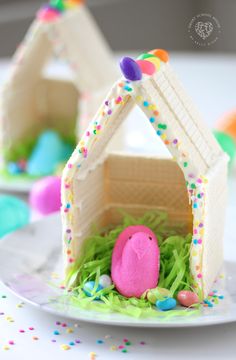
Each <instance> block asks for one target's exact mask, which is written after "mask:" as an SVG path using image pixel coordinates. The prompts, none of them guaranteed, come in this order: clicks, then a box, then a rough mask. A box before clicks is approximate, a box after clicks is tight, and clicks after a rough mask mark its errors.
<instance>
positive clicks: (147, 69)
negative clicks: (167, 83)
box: [136, 60, 156, 75]
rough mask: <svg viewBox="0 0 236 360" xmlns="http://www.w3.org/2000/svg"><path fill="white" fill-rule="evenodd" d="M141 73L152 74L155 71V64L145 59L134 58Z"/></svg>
mask: <svg viewBox="0 0 236 360" xmlns="http://www.w3.org/2000/svg"><path fill="white" fill-rule="evenodd" d="M136 63H137V64H138V65H139V67H140V69H141V70H142V73H143V74H146V75H152V74H154V72H155V71H156V67H155V65H154V64H153V63H152V62H150V61H147V60H136Z"/></svg>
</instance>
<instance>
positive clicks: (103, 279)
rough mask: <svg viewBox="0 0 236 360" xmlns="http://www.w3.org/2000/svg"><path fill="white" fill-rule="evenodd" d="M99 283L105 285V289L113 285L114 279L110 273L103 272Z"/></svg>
mask: <svg viewBox="0 0 236 360" xmlns="http://www.w3.org/2000/svg"><path fill="white" fill-rule="evenodd" d="M98 283H99V285H101V286H102V287H103V289H105V288H107V287H109V286H111V284H112V281H111V278H110V276H109V275H106V274H103V275H101V276H100V277H99V280H98Z"/></svg>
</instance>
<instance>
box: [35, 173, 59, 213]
mask: <svg viewBox="0 0 236 360" xmlns="http://www.w3.org/2000/svg"><path fill="white" fill-rule="evenodd" d="M29 202H30V205H31V206H32V208H33V209H34V210H36V211H37V212H39V213H40V214H42V215H48V214H51V213H53V212H56V211H59V210H60V207H61V178H60V177H58V176H47V177H45V178H42V179H40V180H38V181H37V182H35V184H34V185H33V187H32V189H31V192H30V199H29Z"/></svg>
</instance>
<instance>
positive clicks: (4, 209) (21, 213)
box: [0, 195, 30, 238]
mask: <svg viewBox="0 0 236 360" xmlns="http://www.w3.org/2000/svg"><path fill="white" fill-rule="evenodd" d="M29 220H30V210H29V207H28V205H27V204H26V203H24V202H23V201H21V200H20V199H18V198H16V197H15V196H9V195H1V196H0V238H1V237H3V236H4V235H6V234H8V233H10V232H12V231H14V230H16V229H18V228H20V227H22V226H24V225H27V224H28V223H29Z"/></svg>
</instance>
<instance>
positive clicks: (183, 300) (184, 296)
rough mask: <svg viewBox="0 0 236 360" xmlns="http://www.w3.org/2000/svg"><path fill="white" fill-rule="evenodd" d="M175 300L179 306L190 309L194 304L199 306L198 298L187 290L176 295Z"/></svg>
mask: <svg viewBox="0 0 236 360" xmlns="http://www.w3.org/2000/svg"><path fill="white" fill-rule="evenodd" d="M177 300H178V302H179V303H180V305H182V306H185V307H190V306H192V305H194V304H199V298H198V296H197V294H195V293H194V292H193V291H189V290H181V291H179V293H178V295H177Z"/></svg>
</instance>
